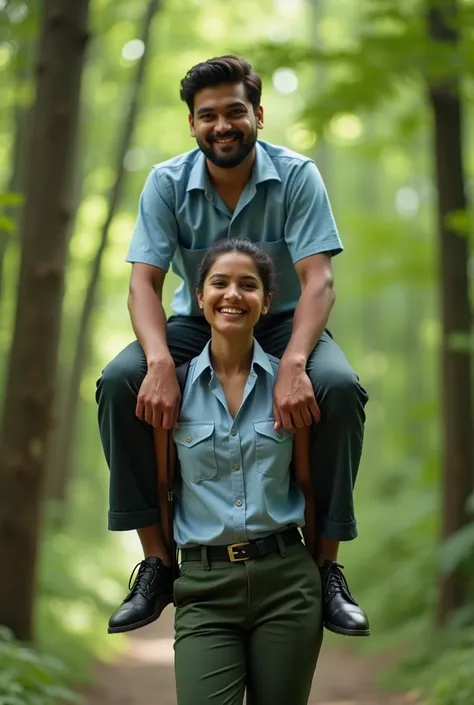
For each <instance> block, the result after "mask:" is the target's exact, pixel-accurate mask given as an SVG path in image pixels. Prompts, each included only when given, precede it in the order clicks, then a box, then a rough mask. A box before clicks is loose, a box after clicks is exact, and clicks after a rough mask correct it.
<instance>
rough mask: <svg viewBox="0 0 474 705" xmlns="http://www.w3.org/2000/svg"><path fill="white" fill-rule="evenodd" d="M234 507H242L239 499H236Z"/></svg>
mask: <svg viewBox="0 0 474 705" xmlns="http://www.w3.org/2000/svg"><path fill="white" fill-rule="evenodd" d="M235 506H236V507H241V506H242V500H241V499H237V500H236V502H235Z"/></svg>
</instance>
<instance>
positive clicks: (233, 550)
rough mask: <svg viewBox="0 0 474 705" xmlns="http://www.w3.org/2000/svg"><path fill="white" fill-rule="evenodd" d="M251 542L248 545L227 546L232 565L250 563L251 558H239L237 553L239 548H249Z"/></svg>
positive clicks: (235, 544) (234, 544)
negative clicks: (241, 562)
mask: <svg viewBox="0 0 474 705" xmlns="http://www.w3.org/2000/svg"><path fill="white" fill-rule="evenodd" d="M248 545H249V541H247V542H246V543H233V544H231V545H230V546H227V553H228V554H229V560H230V561H231V562H232V563H238V562H239V561H248V559H249V558H250V556H238V555H236V553H237V551H238V550H239V548H243V547H244V546H248ZM244 553H245V551H244Z"/></svg>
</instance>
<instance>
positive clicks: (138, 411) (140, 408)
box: [135, 399, 145, 421]
mask: <svg viewBox="0 0 474 705" xmlns="http://www.w3.org/2000/svg"><path fill="white" fill-rule="evenodd" d="M143 412H144V409H143V402H142V400H141V399H137V406H136V409H135V416H137V417H138V418H139V419H140V421H144V420H145V417H144V413H143Z"/></svg>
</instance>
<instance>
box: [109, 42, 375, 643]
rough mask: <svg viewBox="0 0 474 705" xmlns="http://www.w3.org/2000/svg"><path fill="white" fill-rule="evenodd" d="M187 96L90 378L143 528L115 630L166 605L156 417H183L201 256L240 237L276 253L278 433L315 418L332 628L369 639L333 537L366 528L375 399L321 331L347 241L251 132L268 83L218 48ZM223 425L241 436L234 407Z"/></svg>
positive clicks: (326, 208)
mask: <svg viewBox="0 0 474 705" xmlns="http://www.w3.org/2000/svg"><path fill="white" fill-rule="evenodd" d="M181 98H182V100H183V101H184V102H185V103H186V104H187V106H188V110H189V126H190V132H191V136H192V137H193V138H195V139H196V142H197V145H198V147H197V148H196V149H193V150H192V151H190V152H187V153H186V154H182V155H180V156H178V157H175V158H174V159H171V160H169V161H167V162H164V163H162V164H158V165H157V166H155V167H154V168H153V169H152V171H151V173H150V175H149V177H148V179H147V182H146V184H145V186H144V189H143V192H142V195H141V198H140V204H139V213H138V219H137V223H136V227H135V231H134V233H133V237H132V241H131V245H130V248H129V252H128V256H127V260H128V261H129V262H131V263H132V264H133V266H132V275H131V281H130V292H129V299H128V303H129V311H130V316H131V320H132V324H133V328H134V331H135V334H136V338H137V340H136V341H134V342H133V343H131V344H130V345H129V346H128V347H127V348H125V350H123V351H122V352H121V353H120V354H119V355H118V356H117V357H116V358H115V359H114V360H113V361H112V362H111V363H109V365H108V366H107V367H106V368H105V370H104V371H103V374H102V377H101V379H100V380H99V382H98V388H97V400H98V404H99V427H100V432H101V437H102V442H103V446H104V452H105V456H106V459H107V462H108V464H109V468H110V511H109V528H110V529H111V530H113V531H126V530H132V529H135V530H137V531H138V535H139V537H140V540H141V543H142V546H143V550H144V555H145V559H144V560H143V561H142V562H141V563H140V567H139V571H138V574H137V576H136V578H135V581H134V582H133V585H132V587H131V591H130V593H129V594H128V595H127V597H126V598H125V600H124V602H123V603H122V605H120V607H119V608H118V609H117V610H116V611H115V613H114V614H113V615H112V617H111V619H110V622H109V631H110V632H122V631H130V630H132V629H137V628H138V627H141V626H143V625H144V624H149V623H150V622H152V621H153V620H154V619H157V617H159V615H160V614H161V612H162V610H163V608H164V606H165V605H166V604H168V603H169V602H170V601H171V600H172V581H171V572H170V569H169V568H168V565H169V561H168V558H167V556H166V551H165V548H164V545H163V541H162V538H161V532H160V526H159V520H160V518H159V512H158V508H157V501H156V494H157V492H156V469H155V452H154V445H153V433H152V426H162V427H163V428H165V429H170V428H172V427H174V426H175V425H176V422H177V418H178V412H179V405H180V391H179V385H178V382H177V379H176V375H175V374H174V369H175V365H179V364H180V363H182V362H185V361H187V360H189V359H191V358H192V357H194V356H197V355H198V354H199V353H200V352H201V351H202V349H203V347H204V345H205V344H206V343H207V341H208V339H209V326H208V324H207V322H206V320H205V318H204V316H203V315H202V311H201V310H200V308H199V306H198V303H197V300H196V296H195V285H196V281H195V277H196V272H197V267H198V264H199V262H200V260H201V259H202V257H203V255H204V252H205V251H206V248H207V247H208V246H209V245H211V244H212V243H213V242H215V241H216V240H218V239H220V238H227V237H232V236H240V237H246V238H248V239H249V240H251V241H253V242H255V243H258V245H259V246H260V247H261V248H262V249H264V250H265V251H266V252H267V253H269V254H270V255H271V256H272V258H273V259H274V261H275V264H276V269H277V273H278V277H277V292H276V296H275V298H274V300H273V302H272V305H271V309H270V313H269V314H268V315H266V316H265V317H264V318H263V319H261V321H260V322H259V323H258V325H257V327H256V329H255V335H256V338H257V340H258V341H259V343H260V344H261V345H262V347H263V348H264V350H265V351H266V352H268V353H270V354H273V355H275V356H277V357H278V358H280V359H281V362H280V367H279V372H278V377H277V381H276V383H275V387H274V420H275V428H276V429H278V428H281V427H283V428H285V429H287V430H290V431H291V430H294V429H295V428H301V427H303V426H305V425H306V426H311V434H312V443H311V468H312V476H313V482H314V487H315V492H316V502H317V509H318V531H319V536H320V539H319V554H318V557H317V559H318V563H319V565H320V570H321V576H322V585H323V590H324V598H325V601H324V623H325V626H326V627H327V628H328V629H330V630H332V631H334V632H336V633H339V634H345V635H349V636H367V635H369V634H370V630H369V625H368V620H367V617H366V615H365V612H364V611H363V610H362V608H361V607H360V606H359V605H358V604H357V602H356V601H355V600H354V598H353V597H352V595H351V593H350V591H349V588H348V585H347V582H346V579H345V577H344V574H343V573H342V566H340V565H339V564H338V563H337V552H338V546H339V542H340V541H349V540H351V539H353V538H355V537H356V535H357V530H356V521H355V517H354V506H353V496H352V493H353V487H354V483H355V480H356V476H357V471H358V467H359V461H360V456H361V451H362V440H363V432H364V421H365V415H364V406H365V404H366V402H367V394H366V392H365V390H364V389H363V387H362V386H361V385H360V384H359V380H358V377H357V375H356V374H355V372H354V371H353V370H352V369H351V367H350V365H349V364H348V362H347V360H346V358H345V356H344V354H343V353H342V351H341V350H340V348H339V347H338V346H337V344H336V343H335V342H334V340H333V339H332V337H331V335H330V334H329V332H328V331H327V330H326V325H327V322H328V318H329V314H330V311H331V308H332V306H333V303H334V298H335V294H334V286H333V274H332V266H331V261H332V257H333V256H334V255H337V254H338V253H340V252H341V251H342V244H341V241H340V239H339V235H338V232H337V228H336V224H335V222H334V218H333V214H332V212H331V207H330V204H329V200H328V196H327V193H326V189H325V187H324V184H323V181H322V179H321V176H320V174H319V172H318V169H317V168H316V166H315V164H314V162H313V161H312V160H311V159H309V158H308V157H305V156H303V155H300V154H296V153H295V152H291V151H290V150H288V149H285V148H283V147H279V146H275V145H271V144H268V143H266V142H263V141H260V140H258V139H257V137H258V131H259V130H262V129H263V118H264V114H263V107H262V105H261V102H260V100H261V80H260V77H259V76H258V75H257V74H256V73H255V72H253V71H252V68H251V66H250V65H249V64H248V63H247V62H246V61H245V60H243V59H240V58H238V57H235V56H223V57H218V58H214V59H210V60H208V61H205V62H203V63H201V64H198V65H197V66H194V67H193V68H192V69H190V71H189V72H188V73H187V75H186V76H185V78H184V79H183V80H182V82H181ZM170 265H171V266H172V268H173V270H174V271H175V272H176V273H177V274H178V275H179V276H180V277H181V279H182V283H181V285H180V286H179V287H178V289H177V290H176V292H175V294H174V297H173V301H172V314H173V315H172V316H171V317H170V318H169V320H168V321H167V320H166V315H165V311H164V308H163V304H162V291H163V282H164V279H165V276H166V272H167V271H168V269H169V266H170ZM232 303H233V305H234V309H233V310H230V309H229V311H226V312H224V317H233V316H239V315H241V310H242V306H240V307H239V306H238V305H237V302H236V301H233V302H232ZM229 424H230V425H229V432H230V428H231V426H232V432H235V433H237V432H238V431H236V426H238V415H237V417H236V419H235V420H234V422H233V423H232V421H231V420H229ZM234 435H235V434H234ZM239 501H240V500H239ZM235 514H236V526H237V525H238V526H239V532H238V533H239V536H240V535H241V534H242V527H244V529H243V530H244V533H245V516H246V507H245V502H243V503H242V501H240V504H238V503H237V502H236V509H235ZM236 534H237V531H236ZM236 541H237V539H236ZM231 553H232V552H229V555H231Z"/></svg>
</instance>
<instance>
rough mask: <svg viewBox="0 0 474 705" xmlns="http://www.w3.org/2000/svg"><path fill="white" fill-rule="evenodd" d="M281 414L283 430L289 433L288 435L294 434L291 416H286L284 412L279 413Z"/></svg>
mask: <svg viewBox="0 0 474 705" xmlns="http://www.w3.org/2000/svg"><path fill="white" fill-rule="evenodd" d="M280 414H281V425H282V426H283V428H284V429H285V431H290V433H294V432H295V427H294V426H293V421H292V418H291V415H290V414H288V413H287V412H286V411H282V412H280Z"/></svg>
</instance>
